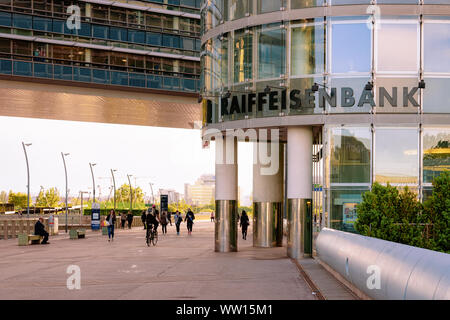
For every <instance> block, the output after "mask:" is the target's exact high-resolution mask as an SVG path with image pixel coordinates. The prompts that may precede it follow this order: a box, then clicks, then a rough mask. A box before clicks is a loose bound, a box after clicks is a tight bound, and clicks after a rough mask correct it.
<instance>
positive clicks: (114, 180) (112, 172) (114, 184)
mask: <svg viewBox="0 0 450 320" xmlns="http://www.w3.org/2000/svg"><path fill="white" fill-rule="evenodd" d="M116 171H117V170H115V169H114V170H113V169H111V175H112V179H113V186H114V211H116V179H115V178H114V172H116Z"/></svg>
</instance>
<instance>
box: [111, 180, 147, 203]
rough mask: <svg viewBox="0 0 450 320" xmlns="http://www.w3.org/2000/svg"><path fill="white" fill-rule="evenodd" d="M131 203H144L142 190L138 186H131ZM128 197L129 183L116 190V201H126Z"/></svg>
mask: <svg viewBox="0 0 450 320" xmlns="http://www.w3.org/2000/svg"><path fill="white" fill-rule="evenodd" d="M131 192H132V199H133V203H136V204H137V203H144V192H143V191H142V189H141V188H140V187H137V188H133V187H131ZM129 199H130V185H129V184H123V185H122V186H120V188H118V189H117V190H116V201H117V202H119V201H128V203H129Z"/></svg>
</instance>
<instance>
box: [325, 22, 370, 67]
mask: <svg viewBox="0 0 450 320" xmlns="http://www.w3.org/2000/svg"><path fill="white" fill-rule="evenodd" d="M331 48H332V50H331V59H332V62H331V63H332V68H331V70H332V72H333V73H347V72H369V71H370V70H371V64H372V63H371V61H372V59H371V48H372V34H371V32H370V30H369V28H368V27H367V25H366V24H365V23H352V24H346V23H345V24H336V23H334V24H332V44H331Z"/></svg>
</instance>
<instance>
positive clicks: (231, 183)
mask: <svg viewBox="0 0 450 320" xmlns="http://www.w3.org/2000/svg"><path fill="white" fill-rule="evenodd" d="M215 199H216V219H215V232H214V233H215V245H214V250H215V251H216V252H233V251H237V231H238V230H237V227H238V224H237V200H238V166H237V141H236V140H235V138H234V137H224V138H223V141H217V139H216V190H215Z"/></svg>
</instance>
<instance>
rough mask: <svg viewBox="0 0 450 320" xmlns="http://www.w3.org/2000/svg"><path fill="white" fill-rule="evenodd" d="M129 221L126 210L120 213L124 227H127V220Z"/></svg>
mask: <svg viewBox="0 0 450 320" xmlns="http://www.w3.org/2000/svg"><path fill="white" fill-rule="evenodd" d="M126 221H127V214H126V213H125V211H123V212H122V213H121V214H120V222H121V223H122V225H121V227H122V229H125V222H126Z"/></svg>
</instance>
